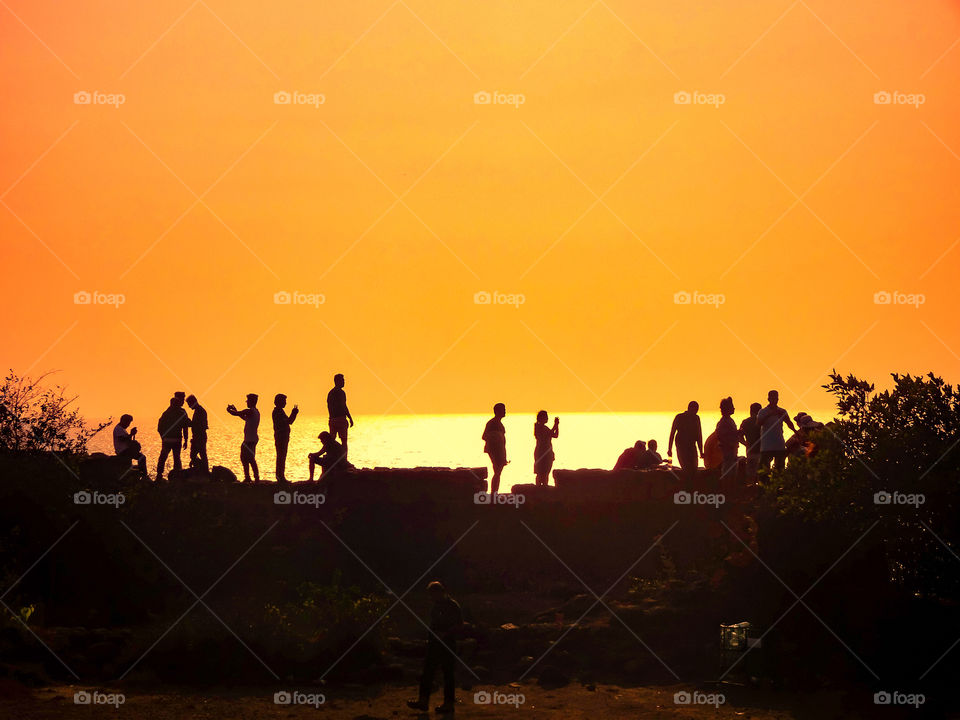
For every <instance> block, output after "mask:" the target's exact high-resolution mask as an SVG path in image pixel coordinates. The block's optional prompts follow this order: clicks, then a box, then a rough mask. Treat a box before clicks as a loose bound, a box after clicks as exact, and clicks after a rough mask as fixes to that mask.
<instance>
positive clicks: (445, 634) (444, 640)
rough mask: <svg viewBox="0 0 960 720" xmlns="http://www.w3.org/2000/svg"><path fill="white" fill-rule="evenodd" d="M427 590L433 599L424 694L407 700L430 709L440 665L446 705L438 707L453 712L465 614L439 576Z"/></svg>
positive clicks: (415, 706) (412, 705)
mask: <svg viewBox="0 0 960 720" xmlns="http://www.w3.org/2000/svg"><path fill="white" fill-rule="evenodd" d="M427 592H428V593H429V595H430V599H431V600H432V601H433V610H431V612H430V635H429V637H428V639H427V657H426V660H424V663H423V674H422V675H421V676H420V695H419V697H418V698H417V699H416V700H407V707H410V708H412V709H414V710H421V711H427V710H429V709H430V691H431V690H432V689H433V688H432V685H433V676H434V675H435V674H436V672H437V668H440V669H441V670H442V671H443V705H438V706H437V707H436V708H434V710H435V711H436V712H437V713H444V714H445V713H452V712H453V711H454V710H455V709H456V706H457V698H456V682H455V680H454V670H455V666H456V663H457V638H458V637H459V635H460V630H461V628H462V627H463V614H462V613H461V612H460V604H459V603H458V602H457V601H456V600H454V599H453V598H452V597H450V595H449V594H448V593H447V590H446V588H444V587H443V585H442V584H441V583H440V582H439V581H438V580H434V581H433V582H431V583H430V584H429V585H427Z"/></svg>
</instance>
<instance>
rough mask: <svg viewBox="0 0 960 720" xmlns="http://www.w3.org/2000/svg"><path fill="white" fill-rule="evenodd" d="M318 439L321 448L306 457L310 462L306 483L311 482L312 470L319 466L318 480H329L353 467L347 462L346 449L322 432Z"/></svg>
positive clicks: (325, 432) (329, 435) (331, 436)
mask: <svg viewBox="0 0 960 720" xmlns="http://www.w3.org/2000/svg"><path fill="white" fill-rule="evenodd" d="M317 437H318V438H319V439H320V444H321V446H322V447H321V448H320V450H318V451H317V452H315V453H310V454H309V455H307V460H308V461H309V462H310V478H309V479H308V482H313V471H314V468H315V467H316V466H317V465H319V466H320V479H321V480H322V479H323V478H327V479H329V478H330V476H331V475H333V474H335V473H340V472H343V471H344V470H349V469H350V468H352V467H353V465H351V464H350V463H349V462H348V461H347V449H346V448H345V447H344V446H343V445H341V444H340V443H338V442H337V439H336V438H335V437H334V436H333V435H331V434H330V433H328V432H327V431H326V430H324V431H323V432H322V433H320V434H319V435H318V436H317Z"/></svg>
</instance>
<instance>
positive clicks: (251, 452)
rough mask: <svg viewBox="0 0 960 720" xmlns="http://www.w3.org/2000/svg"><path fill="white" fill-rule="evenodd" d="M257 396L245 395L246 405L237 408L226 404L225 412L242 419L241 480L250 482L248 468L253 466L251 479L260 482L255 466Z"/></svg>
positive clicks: (258, 419)
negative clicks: (240, 408)
mask: <svg viewBox="0 0 960 720" xmlns="http://www.w3.org/2000/svg"><path fill="white" fill-rule="evenodd" d="M257 400H258V397H257V395H256V394H254V393H250V394H249V395H247V407H246V408H244V409H243V410H237V407H236V405H227V412H228V413H230V414H231V415H236V416H237V417H238V418H241V419H242V420H243V442H242V443H240V464H241V465H243V481H244V482H250V469H251V468H253V481H254V482H260V468H258V467H257V442H259V440H260V436H259V435H258V434H257V430H258V429H259V428H260V411H259V410H257Z"/></svg>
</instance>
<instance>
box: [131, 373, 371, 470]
mask: <svg viewBox="0 0 960 720" xmlns="http://www.w3.org/2000/svg"><path fill="white" fill-rule="evenodd" d="M344 385H345V380H344V377H343V375H341V374H339V373H338V374H337V375H335V376H334V378H333V389H332V390H330V392H329V393H327V411H328V413H329V428H330V430H329V432H328V431H324V432H321V433H320V435H318V438H319V439H320V443H321V448H320V450H318V451H317V452H313V453H310V454H309V455H308V456H307V462H308V465H309V468H310V481H313V479H314V477H313V476H314V470H315V468H316V466H318V465H319V466H320V468H321V477H322V476H323V475H325V474H327V473H329V472H331V471H333V470H343V469H346V468H348V467H349V466H350V465H349V462H348V461H347V434H348V430H349V428H351V427H353V416H352V415H351V414H350V410H349V408H348V407H347V394H346V392H345V391H344V389H343V388H344ZM258 400H259V396H258V395H257V394H256V393H249V394H248V395H247V399H246V407H244V408H243V409H242V410H238V409H237V407H236V406H235V405H233V404H230V405H228V406H227V412H228V413H229V414H231V415H234V416H236V417H238V418H240V419H241V420H243V440H242V441H241V443H240V464H241V465H242V466H243V480H244V482H250V481H251V473H252V476H253V482H259V481H260V468H259V466H258V465H257V444H258V443H259V441H260V434H259V433H260V410H259V409H258V408H257V402H258ZM273 404H274V408H273V440H274V445H275V447H276V456H277V465H276V479H277V482H287V477H286V464H287V448H288V447H289V445H290V427H291V425H293V423H294V422H295V421H296V419H297V415H298V414H299V412H300V409H299V407H298V406H296V405H294V406H293V410H291V411H290V413H289V414H288V413H287V411H286V407H287V396H286V395H284V394H283V393H278V394H277V395H276V396H275V397H274V399H273ZM184 405H186V406H187V407H189V408H190V410H192V411H193V414H192V416H188V415H187V411H186V410H185V409H184ZM132 424H133V416H132V415H129V414H124V415H122V416H121V417H120V421H119V422H118V423H117V424H116V425H115V426H114V428H113V449H114V452H115V453H116V454H117V455H118V456H121V457H125V458H129V459H130V460H132V461H135V462H136V463H137V466H138V468H139V470H140V472H141V473H142V474H143V476H144V477H149V475H148V472H147V458H146V456H145V455H144V454H143V449H142V446H141V444H140V442H139V441H138V440H137V428H135V427H131V425H132ZM208 429H209V423H208V421H207V411H206V409H205V408H204V407H203V406H202V405H200V403H199V401H198V400H197V398H196V396H195V395H189V396H188V395H187V394H186V393H184V392H175V393H174V394H173V397H172V398H170V404H169V405H168V406H167V408H166V409H165V410H164V411H163V413H162V414H161V415H160V419H159V420H158V421H157V433H158V434H159V435H160V453H159V456H158V457H157V472H156V477H155V479H156V480H157V481H160V480H163V475H164V471H165V470H166V465H167V458H168V457H169V456H172V468H171V469H172V470H173V471H177V472H178V471H181V470H183V465H182V462H181V460H180V451H181V450H182V449H183V450H185V449H186V448H187V447H188V446H189V448H190V455H189V467H190V468H195V469H197V470H198V471H200V472H203V473H206V472H208V471H209V461H208V460H207V430H208Z"/></svg>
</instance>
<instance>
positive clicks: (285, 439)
mask: <svg viewBox="0 0 960 720" xmlns="http://www.w3.org/2000/svg"><path fill="white" fill-rule="evenodd" d="M273 405H274V408H273V442H274V445H276V447H277V473H276V474H277V482H287V476H286V472H287V447H288V446H289V445H290V426H291V425H293V421H294V420H296V419H297V413H299V412H300V408H299V407H297V406H296V405H294V406H293V410H291V411H290V414H289V415H287V411H286V410H284V408H285V407H286V406H287V396H286V395H284V394H283V393H278V394H277V396H276V397H275V398H274V399H273Z"/></svg>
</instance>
